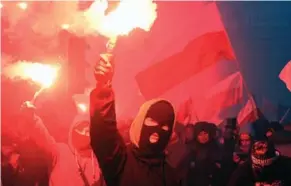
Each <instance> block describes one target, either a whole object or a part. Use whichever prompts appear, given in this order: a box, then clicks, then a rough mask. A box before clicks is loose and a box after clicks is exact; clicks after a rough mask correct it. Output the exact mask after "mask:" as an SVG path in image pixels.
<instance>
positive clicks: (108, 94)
mask: <svg viewBox="0 0 291 186" xmlns="http://www.w3.org/2000/svg"><path fill="white" fill-rule="evenodd" d="M158 101H161V100H152V101H149V102H146V103H145V104H144V105H143V106H142V107H141V108H140V111H139V113H138V115H137V117H136V118H135V120H134V121H133V123H132V125H131V128H130V132H129V133H130V141H131V144H130V145H125V143H124V141H123V139H122V137H121V135H120V133H119V132H118V129H117V122H116V113H115V100H114V93H113V90H112V88H111V87H106V88H96V89H94V90H93V91H92V92H91V95H90V113H91V127H90V137H91V146H92V148H93V151H94V153H95V155H96V157H97V159H98V162H99V165H100V168H101V170H102V172H103V175H104V179H105V181H106V184H107V186H129V185H130V186H149V185H150V186H177V185H179V183H178V180H177V179H175V176H174V175H175V174H174V173H173V169H172V168H171V167H170V166H169V165H168V164H167V162H166V161H165V156H164V154H163V153H161V154H159V155H157V154H156V155H152V154H151V153H149V152H148V151H145V150H144V149H142V148H141V146H140V141H141V139H142V133H143V132H142V131H143V124H144V121H145V117H146V116H147V114H148V111H149V110H150V109H151V108H152V106H153V105H154V104H155V103H157V102H158ZM158 113H161V114H162V113H164V112H163V110H161V111H160V112H158ZM172 122H173V123H171V125H173V124H174V122H175V121H174V120H173V121H172ZM170 130H172V129H170ZM170 132H171V131H170Z"/></svg>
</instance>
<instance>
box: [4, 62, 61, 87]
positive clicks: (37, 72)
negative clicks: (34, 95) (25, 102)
mask: <svg viewBox="0 0 291 186" xmlns="http://www.w3.org/2000/svg"><path fill="white" fill-rule="evenodd" d="M58 70H59V66H52V65H47V64H41V63H32V62H27V61H20V62H17V63H14V64H12V65H9V66H6V67H4V69H3V73H4V75H5V76H7V77H9V78H11V79H13V78H15V77H19V78H21V79H29V80H32V81H34V82H35V83H37V84H38V85H40V86H41V87H42V88H49V87H50V86H51V85H52V84H53V83H54V81H55V79H56V78H57V75H58Z"/></svg>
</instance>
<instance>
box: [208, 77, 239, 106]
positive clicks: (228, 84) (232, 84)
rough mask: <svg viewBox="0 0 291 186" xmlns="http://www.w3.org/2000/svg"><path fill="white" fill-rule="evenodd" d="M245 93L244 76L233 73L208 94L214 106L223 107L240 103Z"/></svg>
mask: <svg viewBox="0 0 291 186" xmlns="http://www.w3.org/2000/svg"><path fill="white" fill-rule="evenodd" d="M242 95H243V84H242V76H241V73H240V72H236V73H233V74H232V75H230V76H228V77H226V78H225V79H224V80H222V81H220V82H219V83H218V84H216V85H215V86H214V87H212V88H211V89H210V91H209V93H208V94H207V95H206V99H207V100H209V102H210V103H211V105H212V107H215V108H223V107H229V106H232V105H235V104H238V103H239V102H240V100H241V98H242Z"/></svg>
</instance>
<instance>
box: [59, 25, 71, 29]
mask: <svg viewBox="0 0 291 186" xmlns="http://www.w3.org/2000/svg"><path fill="white" fill-rule="evenodd" d="M61 27H62V29H64V30H68V29H69V28H70V25H69V24H62V25H61Z"/></svg>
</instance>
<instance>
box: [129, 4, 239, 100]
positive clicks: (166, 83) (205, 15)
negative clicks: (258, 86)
mask: <svg viewBox="0 0 291 186" xmlns="http://www.w3.org/2000/svg"><path fill="white" fill-rule="evenodd" d="M191 6H192V7H193V8H195V9H196V10H197V12H196V13H194V12H193V13H194V15H193V16H194V17H195V15H196V18H195V20H193V23H191V24H193V25H192V26H191V27H193V28H191V29H194V28H195V29H194V30H193V33H192V35H193V36H192V38H189V40H188V41H187V42H186V43H185V45H184V46H183V47H181V48H180V49H179V50H178V51H176V52H175V53H172V54H171V55H168V56H166V57H165V58H162V59H161V60H159V61H157V62H155V63H154V64H153V65H151V66H150V67H148V68H146V69H144V70H143V71H141V72H139V73H138V74H137V75H136V77H135V78H136V81H137V83H138V86H139V89H140V92H141V93H142V95H143V96H144V97H145V98H146V99H152V98H155V97H158V96H161V95H163V94H164V93H165V92H167V91H169V90H171V89H172V88H174V87H175V86H177V85H178V84H180V83H182V82H183V81H186V80H188V79H189V78H191V77H192V76H194V75H196V74H198V73H200V72H201V71H203V70H205V69H206V68H207V67H209V66H212V65H214V64H216V63H218V62H219V61H221V60H235V55H234V52H233V50H232V47H231V44H230V43H229V39H228V36H227V33H226V32H225V29H224V26H223V24H222V22H221V20H220V14H219V12H218V9H217V7H216V4H215V3H205V2H191ZM206 19H207V20H208V19H209V22H208V21H206ZM189 24H190V23H189ZM182 37H184V36H183V35H181V38H182ZM177 40H179V38H177ZM175 42H177V43H179V41H175V40H173V43H175ZM166 47H167V46H166Z"/></svg>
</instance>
